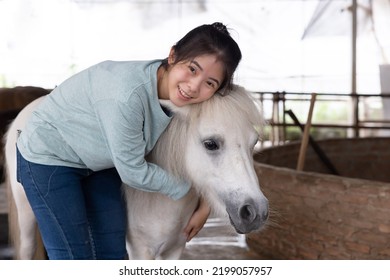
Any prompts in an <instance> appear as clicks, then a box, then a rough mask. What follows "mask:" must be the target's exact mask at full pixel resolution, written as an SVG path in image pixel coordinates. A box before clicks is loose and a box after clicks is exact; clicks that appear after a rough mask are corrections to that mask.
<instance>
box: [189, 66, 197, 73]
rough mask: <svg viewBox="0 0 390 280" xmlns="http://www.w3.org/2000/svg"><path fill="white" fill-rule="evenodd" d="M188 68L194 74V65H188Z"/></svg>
mask: <svg viewBox="0 0 390 280" xmlns="http://www.w3.org/2000/svg"><path fill="white" fill-rule="evenodd" d="M188 68H189V69H190V72H191V73H194V74H195V72H196V69H195V67H193V66H188Z"/></svg>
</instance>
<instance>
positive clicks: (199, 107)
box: [148, 86, 263, 180]
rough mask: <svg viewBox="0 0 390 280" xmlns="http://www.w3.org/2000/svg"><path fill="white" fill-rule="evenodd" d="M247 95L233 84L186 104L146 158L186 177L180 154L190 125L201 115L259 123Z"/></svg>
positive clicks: (256, 110) (260, 121)
mask: <svg viewBox="0 0 390 280" xmlns="http://www.w3.org/2000/svg"><path fill="white" fill-rule="evenodd" d="M255 102H256V101H255V100H254V98H253V97H252V96H251V94H250V93H249V92H248V91H246V90H245V89H244V88H243V87H240V86H234V88H233V90H232V91H230V92H229V93H225V95H223V96H222V95H220V94H218V93H217V94H215V95H214V96H213V97H212V98H210V99H209V100H207V101H204V102H201V103H198V104H193V105H189V106H187V108H186V110H185V113H175V114H174V116H173V118H172V120H171V122H170V124H169V126H168V127H167V129H166V130H165V132H164V133H163V134H162V135H161V136H160V138H159V140H158V142H157V144H156V146H155V147H154V149H153V151H152V153H151V157H150V158H149V159H148V160H150V161H152V162H154V163H156V164H158V165H159V166H161V167H162V168H164V169H165V170H167V171H169V172H171V173H172V174H173V175H175V176H177V177H178V178H182V179H184V180H189V178H188V176H187V173H186V170H185V164H184V155H185V149H186V143H187V139H188V137H190V135H191V128H192V127H194V125H193V124H194V123H197V122H199V120H200V119H201V118H204V117H206V118H213V117H215V116H217V115H222V116H226V118H229V119H232V120H234V119H244V120H245V119H246V120H247V121H248V122H249V123H250V124H251V125H252V126H254V127H256V129H257V128H260V127H262V126H263V119H262V114H261V112H260V111H259V108H258V107H257V106H256V105H255Z"/></svg>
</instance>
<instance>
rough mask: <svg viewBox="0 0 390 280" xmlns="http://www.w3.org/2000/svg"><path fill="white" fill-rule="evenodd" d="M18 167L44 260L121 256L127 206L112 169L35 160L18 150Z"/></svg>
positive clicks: (123, 255) (19, 179) (124, 243)
mask: <svg viewBox="0 0 390 280" xmlns="http://www.w3.org/2000/svg"><path fill="white" fill-rule="evenodd" d="M17 165H18V166H17V171H18V172H17V173H18V174H17V176H18V181H19V182H20V183H21V184H22V185H23V187H24V190H25V192H26V195H27V198H28V200H29V202H30V204H31V207H32V209H33V211H34V214H35V217H36V219H37V221H38V227H39V230H40V232H41V235H42V239H43V243H44V245H45V249H46V251H47V253H48V256H49V259H124V258H125V257H126V228H127V219H126V206H125V203H124V198H123V195H122V191H121V184H122V182H121V179H120V177H119V174H118V173H117V171H116V169H114V168H112V169H107V170H102V171H98V172H93V171H91V170H89V169H80V168H71V167H65V166H50V165H42V164H36V163H32V162H29V161H27V160H26V159H24V158H23V156H22V155H21V154H20V152H19V151H17Z"/></svg>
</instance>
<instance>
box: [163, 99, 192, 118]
mask: <svg viewBox="0 0 390 280" xmlns="http://www.w3.org/2000/svg"><path fill="white" fill-rule="evenodd" d="M159 102H160V105H161V106H162V107H165V108H166V109H168V110H169V111H170V112H172V114H173V115H176V116H181V117H183V118H186V117H187V115H188V113H189V111H190V108H189V106H183V107H178V106H176V105H175V104H173V103H172V102H171V101H170V100H163V99H160V100H159Z"/></svg>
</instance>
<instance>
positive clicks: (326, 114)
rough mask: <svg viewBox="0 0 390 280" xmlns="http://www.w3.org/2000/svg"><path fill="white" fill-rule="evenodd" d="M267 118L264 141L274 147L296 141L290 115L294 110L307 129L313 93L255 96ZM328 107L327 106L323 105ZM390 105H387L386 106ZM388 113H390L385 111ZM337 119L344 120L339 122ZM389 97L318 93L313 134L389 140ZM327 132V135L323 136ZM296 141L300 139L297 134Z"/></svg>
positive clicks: (268, 93)
mask: <svg viewBox="0 0 390 280" xmlns="http://www.w3.org/2000/svg"><path fill="white" fill-rule="evenodd" d="M253 94H254V97H255V98H256V99H257V100H258V101H260V104H261V105H260V106H261V107H262V108H261V109H262V111H263V112H264V115H265V117H266V121H267V125H266V129H265V130H266V131H267V133H266V135H265V139H263V140H264V141H271V145H278V144H282V143H284V142H286V141H289V140H294V136H291V133H289V130H291V129H297V128H298V125H296V124H295V123H294V122H293V120H292V119H291V118H290V117H289V115H288V113H287V111H289V110H292V111H293V112H294V113H295V114H296V115H298V117H299V118H300V122H301V123H302V124H303V125H304V124H305V123H306V119H307V114H306V112H307V110H308V109H309V104H310V99H311V93H294V92H254V93H253ZM324 104H326V105H324ZM387 104H388V105H387ZM386 110H387V111H386ZM321 115H322V116H321ZM337 115H340V116H343V117H342V118H337ZM389 115H390V94H337V93H319V94H317V98H316V105H315V110H314V119H313V122H312V124H311V127H312V130H314V131H317V136H316V137H317V138H318V139H323V138H329V137H332V135H333V136H334V134H335V131H340V130H342V131H343V132H342V133H338V136H337V137H348V138H351V137H374V136H390V117H387V118H386V116H389ZM321 130H323V131H324V130H325V131H326V133H321V132H320V131H321ZM295 137H297V135H296V134H295Z"/></svg>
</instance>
